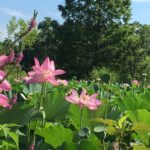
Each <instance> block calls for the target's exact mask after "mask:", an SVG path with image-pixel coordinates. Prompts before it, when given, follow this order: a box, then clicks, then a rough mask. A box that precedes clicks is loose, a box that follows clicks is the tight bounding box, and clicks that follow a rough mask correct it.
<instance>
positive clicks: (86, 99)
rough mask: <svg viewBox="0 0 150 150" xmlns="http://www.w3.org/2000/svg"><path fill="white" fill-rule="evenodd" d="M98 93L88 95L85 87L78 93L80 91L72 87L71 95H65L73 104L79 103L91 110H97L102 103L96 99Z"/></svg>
mask: <svg viewBox="0 0 150 150" xmlns="http://www.w3.org/2000/svg"><path fill="white" fill-rule="evenodd" d="M97 96H98V94H96V93H95V94H93V95H91V96H90V95H88V94H87V92H86V90H85V89H83V90H82V92H81V94H80V95H78V92H77V91H76V90H74V89H71V90H70V92H69V95H68V96H66V97H65V99H66V100H67V101H68V102H70V103H73V104H77V105H79V106H80V107H81V108H82V107H87V108H88V109H91V110H96V109H97V107H98V106H99V105H101V101H100V100H98V99H96V97H97Z"/></svg>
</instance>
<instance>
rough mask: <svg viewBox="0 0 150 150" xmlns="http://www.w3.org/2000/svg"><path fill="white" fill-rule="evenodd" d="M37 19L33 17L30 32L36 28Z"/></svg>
mask: <svg viewBox="0 0 150 150" xmlns="http://www.w3.org/2000/svg"><path fill="white" fill-rule="evenodd" d="M36 24H37V23H36V19H35V18H34V17H33V18H32V19H31V22H30V24H29V27H28V31H31V30H32V29H33V28H34V27H35V26H36Z"/></svg>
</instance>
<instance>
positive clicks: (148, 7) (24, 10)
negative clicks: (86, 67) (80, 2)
mask: <svg viewBox="0 0 150 150" xmlns="http://www.w3.org/2000/svg"><path fill="white" fill-rule="evenodd" d="M63 2H64V0H0V21H1V22H0V32H2V33H3V34H2V35H0V40H1V39H3V38H4V37H6V36H7V30H6V25H7V23H8V21H9V20H10V19H11V17H12V16H16V17H17V18H24V19H26V20H29V19H30V18H31V16H32V14H33V10H34V9H36V10H38V12H39V14H38V17H37V21H38V22H39V21H41V20H43V19H44V17H46V16H49V17H51V18H53V19H56V20H58V21H60V22H63V20H62V18H61V14H60V12H59V11H58V9H57V6H58V4H63ZM132 21H139V22H140V23H142V24H150V0H132Z"/></svg>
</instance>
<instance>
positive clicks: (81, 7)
mask: <svg viewBox="0 0 150 150" xmlns="http://www.w3.org/2000/svg"><path fill="white" fill-rule="evenodd" d="M59 10H60V11H61V13H62V17H63V18H64V19H65V22H64V24H63V25H62V26H61V31H60V32H61V33H62V34H61V37H60V39H61V41H62V42H61V44H60V45H59V49H60V50H59V58H62V59H60V62H59V63H60V64H64V63H65V66H64V67H65V69H66V70H67V71H68V72H69V75H70V76H72V75H76V76H78V77H83V76H86V75H87V74H88V73H89V71H90V70H92V68H93V67H95V66H105V65H106V64H109V63H111V60H110V59H111V58H113V55H114V51H107V50H108V49H107V48H106V47H108V45H109V46H110V47H111V45H113V44H114V42H115V43H117V42H118V40H120V39H119V38H118V39H116V38H115V39H114V37H115V34H113V35H112V32H114V31H117V30H118V28H119V27H120V26H121V25H123V24H127V23H128V21H129V19H130V16H131V14H130V0H124V1H122V0H118V1H115V0H107V1H106V0H65V4H64V6H62V5H59ZM64 54H65V55H64ZM66 54H67V55H66ZM108 55H109V58H108Z"/></svg>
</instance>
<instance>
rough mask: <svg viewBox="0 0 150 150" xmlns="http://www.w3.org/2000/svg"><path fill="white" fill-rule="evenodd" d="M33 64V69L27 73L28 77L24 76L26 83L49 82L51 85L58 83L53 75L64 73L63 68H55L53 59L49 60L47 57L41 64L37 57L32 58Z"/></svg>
mask: <svg viewBox="0 0 150 150" xmlns="http://www.w3.org/2000/svg"><path fill="white" fill-rule="evenodd" d="M34 61H35V66H33V67H32V69H33V71H30V72H29V73H28V77H25V78H24V79H25V80H26V82H27V83H44V82H50V83H51V84H53V85H58V82H57V80H56V79H55V76H57V75H60V74H64V73H65V71H63V70H59V69H58V70H55V65H54V61H50V59H49V58H48V57H47V58H46V59H45V60H44V62H43V64H42V65H40V63H39V61H38V59H37V58H35V59H34Z"/></svg>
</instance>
